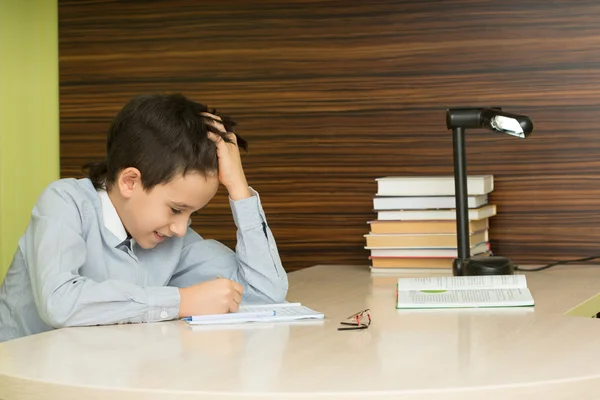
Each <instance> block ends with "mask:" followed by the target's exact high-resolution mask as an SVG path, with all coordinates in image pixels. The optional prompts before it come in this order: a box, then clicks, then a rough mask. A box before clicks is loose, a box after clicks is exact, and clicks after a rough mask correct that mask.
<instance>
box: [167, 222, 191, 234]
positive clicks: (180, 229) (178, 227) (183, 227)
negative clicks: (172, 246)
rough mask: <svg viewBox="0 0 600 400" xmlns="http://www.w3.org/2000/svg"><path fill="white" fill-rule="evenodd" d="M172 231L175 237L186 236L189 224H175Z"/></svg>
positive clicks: (171, 228)
mask: <svg viewBox="0 0 600 400" xmlns="http://www.w3.org/2000/svg"><path fill="white" fill-rule="evenodd" d="M170 230H171V232H172V233H173V235H175V236H179V237H182V236H185V232H186V231H187V224H186V223H185V222H183V223H174V224H172V225H171V227H170Z"/></svg>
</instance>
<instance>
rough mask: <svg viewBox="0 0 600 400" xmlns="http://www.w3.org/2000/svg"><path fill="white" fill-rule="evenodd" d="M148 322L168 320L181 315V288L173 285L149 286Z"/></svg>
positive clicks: (147, 289)
mask: <svg viewBox="0 0 600 400" xmlns="http://www.w3.org/2000/svg"><path fill="white" fill-rule="evenodd" d="M146 293H147V294H148V308H149V310H148V314H147V317H148V318H147V322H157V321H168V320H172V319H175V318H177V316H178V315H179V303H180V301H181V299H180V298H179V289H178V288H176V287H172V286H162V287H147V288H146Z"/></svg>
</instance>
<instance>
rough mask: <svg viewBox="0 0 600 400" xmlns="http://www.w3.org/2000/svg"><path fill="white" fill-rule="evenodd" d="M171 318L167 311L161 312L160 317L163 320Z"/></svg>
mask: <svg viewBox="0 0 600 400" xmlns="http://www.w3.org/2000/svg"><path fill="white" fill-rule="evenodd" d="M168 316H169V313H168V312H167V310H162V311H161V312H160V317H161V318H167V317H168Z"/></svg>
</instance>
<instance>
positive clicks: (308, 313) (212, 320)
mask: <svg viewBox="0 0 600 400" xmlns="http://www.w3.org/2000/svg"><path fill="white" fill-rule="evenodd" d="M324 317H325V316H324V315H323V313H320V312H317V311H314V310H311V309H310V308H308V307H305V306H303V305H302V304H300V303H280V304H265V305H253V306H240V309H239V311H238V312H235V313H227V314H210V315H197V316H193V317H186V318H183V320H184V321H185V322H187V323H188V324H190V325H216V324H239V323H241V322H277V321H297V320H303V319H323V318H324Z"/></svg>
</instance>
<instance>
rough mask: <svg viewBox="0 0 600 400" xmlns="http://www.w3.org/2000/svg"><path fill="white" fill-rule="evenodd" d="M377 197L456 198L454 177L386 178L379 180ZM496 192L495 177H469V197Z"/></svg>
mask: <svg viewBox="0 0 600 400" xmlns="http://www.w3.org/2000/svg"><path fill="white" fill-rule="evenodd" d="M376 181H377V196H454V176H452V175H445V176H386V177H383V178H377V179H376ZM493 190H494V176H493V175H468V176H467V195H469V196H473V195H481V194H488V193H490V192H491V191H493Z"/></svg>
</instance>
